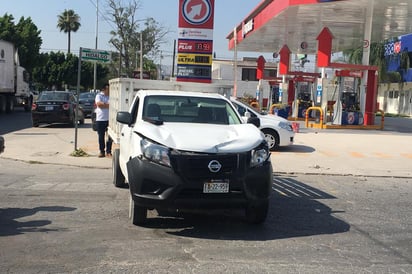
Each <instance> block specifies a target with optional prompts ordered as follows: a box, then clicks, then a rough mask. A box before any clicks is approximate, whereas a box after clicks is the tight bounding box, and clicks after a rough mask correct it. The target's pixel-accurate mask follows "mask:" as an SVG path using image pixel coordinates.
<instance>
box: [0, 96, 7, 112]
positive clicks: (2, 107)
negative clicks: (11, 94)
mask: <svg viewBox="0 0 412 274" xmlns="http://www.w3.org/2000/svg"><path fill="white" fill-rule="evenodd" d="M6 100H7V97H6V96H5V95H0V113H6V105H7V101H6Z"/></svg>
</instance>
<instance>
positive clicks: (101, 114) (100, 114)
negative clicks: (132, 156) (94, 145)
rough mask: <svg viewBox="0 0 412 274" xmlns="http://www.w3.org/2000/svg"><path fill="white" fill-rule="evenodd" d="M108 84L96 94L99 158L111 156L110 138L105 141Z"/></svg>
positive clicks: (107, 119)
mask: <svg viewBox="0 0 412 274" xmlns="http://www.w3.org/2000/svg"><path fill="white" fill-rule="evenodd" d="M109 94H110V88H109V84H105V85H104V87H103V90H102V91H101V92H99V93H98V94H97V95H96V98H95V103H96V110H95V112H96V127H97V135H98V137H99V150H100V153H99V158H103V157H105V156H107V157H111V156H112V143H113V141H112V139H111V138H110V136H108V139H107V141H105V136H106V132H107V127H108V126H109Z"/></svg>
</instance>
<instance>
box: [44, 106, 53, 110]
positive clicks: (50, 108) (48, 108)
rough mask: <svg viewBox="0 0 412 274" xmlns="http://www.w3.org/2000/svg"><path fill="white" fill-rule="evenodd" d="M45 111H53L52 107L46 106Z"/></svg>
mask: <svg viewBox="0 0 412 274" xmlns="http://www.w3.org/2000/svg"><path fill="white" fill-rule="evenodd" d="M45 110H46V111H50V110H53V107H52V106H46V108H45Z"/></svg>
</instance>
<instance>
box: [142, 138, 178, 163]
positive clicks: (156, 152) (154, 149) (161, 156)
mask: <svg viewBox="0 0 412 274" xmlns="http://www.w3.org/2000/svg"><path fill="white" fill-rule="evenodd" d="M140 145H141V146H142V152H143V156H144V157H145V158H146V159H148V160H150V161H152V162H155V163H158V164H160V165H163V166H167V167H170V166H171V165H170V158H169V149H168V148H167V147H164V146H161V145H158V144H154V143H152V142H150V141H148V140H147V139H142V141H141V142H140Z"/></svg>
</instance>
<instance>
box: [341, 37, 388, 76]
mask: <svg viewBox="0 0 412 274" xmlns="http://www.w3.org/2000/svg"><path fill="white" fill-rule="evenodd" d="M384 53H385V43H384V42H374V43H371V45H370V54H369V65H373V66H377V67H378V69H379V70H378V73H379V80H380V81H381V82H384V81H385V80H387V78H388V72H387V60H386V58H385V54H384ZM343 54H344V55H345V56H347V57H349V63H351V64H362V56H363V48H362V47H359V48H356V49H350V50H345V51H344V52H343Z"/></svg>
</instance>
